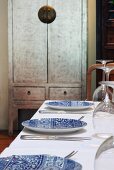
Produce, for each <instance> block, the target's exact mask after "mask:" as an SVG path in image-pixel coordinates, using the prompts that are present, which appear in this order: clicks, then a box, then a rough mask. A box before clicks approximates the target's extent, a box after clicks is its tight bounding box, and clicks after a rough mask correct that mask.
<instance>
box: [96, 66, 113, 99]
mask: <svg viewBox="0 0 114 170" xmlns="http://www.w3.org/2000/svg"><path fill="white" fill-rule="evenodd" d="M96 69H101V70H103V72H104V73H105V76H106V80H107V81H108V80H109V75H110V72H111V71H112V70H114V67H113V66H101V67H97V68H96ZM103 79H104V78H103ZM102 81H103V80H102ZM105 91H106V90H105V85H104V84H101V85H100V86H98V87H97V88H96V89H95V91H94V93H93V101H102V100H103V99H104V98H105ZM107 92H108V93H109V96H110V97H112V92H111V91H110V89H108V91H107Z"/></svg>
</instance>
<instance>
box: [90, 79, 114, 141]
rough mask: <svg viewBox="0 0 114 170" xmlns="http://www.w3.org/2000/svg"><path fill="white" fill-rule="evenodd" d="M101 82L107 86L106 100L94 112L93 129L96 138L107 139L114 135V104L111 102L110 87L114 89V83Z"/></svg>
mask: <svg viewBox="0 0 114 170" xmlns="http://www.w3.org/2000/svg"><path fill="white" fill-rule="evenodd" d="M110 82H111V81H103V82H100V83H101V84H104V85H105V86H106V93H105V99H104V100H103V101H102V102H100V103H99V104H98V105H97V107H96V108H95V110H94V112H93V127H94V130H95V134H94V136H95V137H100V138H107V137H109V136H110V135H114V103H113V102H112V101H111V100H110V98H109V94H108V87H112V88H114V81H113V82H111V83H110Z"/></svg>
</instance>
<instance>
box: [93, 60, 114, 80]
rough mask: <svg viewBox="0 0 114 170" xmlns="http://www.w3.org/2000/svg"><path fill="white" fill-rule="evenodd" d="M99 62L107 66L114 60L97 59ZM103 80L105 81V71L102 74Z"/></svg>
mask: <svg viewBox="0 0 114 170" xmlns="http://www.w3.org/2000/svg"><path fill="white" fill-rule="evenodd" d="M96 61H97V62H100V63H101V64H102V65H103V67H105V66H106V64H107V63H110V62H113V60H96ZM102 81H105V73H104V72H103V74H102Z"/></svg>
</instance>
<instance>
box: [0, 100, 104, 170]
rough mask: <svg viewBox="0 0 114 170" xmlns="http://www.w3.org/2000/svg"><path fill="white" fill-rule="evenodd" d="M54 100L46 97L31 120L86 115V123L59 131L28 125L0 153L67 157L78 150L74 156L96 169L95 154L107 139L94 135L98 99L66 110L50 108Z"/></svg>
mask: <svg viewBox="0 0 114 170" xmlns="http://www.w3.org/2000/svg"><path fill="white" fill-rule="evenodd" d="M50 101H52V100H46V101H44V103H43V104H42V105H41V107H40V108H39V109H38V110H37V112H36V113H35V114H34V115H33V116H32V118H31V119H30V120H34V119H42V118H46V119H48V118H49V119H50V118H62V119H74V120H77V119H80V117H81V116H83V119H82V121H84V122H86V126H84V127H83V128H81V129H78V130H73V131H72V130H68V131H59V132H53V131H52V132H48V131H45V130H44V131H37V130H36V131H34V130H33V129H32V130H31V129H29V128H27V127H25V126H24V127H23V129H22V131H21V132H20V133H19V134H18V135H17V137H16V138H15V139H14V140H13V142H12V143H11V144H10V145H9V147H7V148H5V149H4V151H3V152H2V153H1V154H0V157H1V158H3V157H8V156H12V155H41V154H47V155H52V156H55V155H56V156H58V157H62V158H64V157H65V156H66V155H67V154H69V153H70V152H72V151H77V153H76V154H75V155H73V156H72V157H71V158H70V159H72V160H74V161H76V162H78V163H80V164H81V165H82V170H94V160H95V154H96V152H97V150H98V147H99V146H100V145H101V143H102V142H103V141H104V139H100V138H96V137H95V135H94V134H95V132H94V128H93V121H92V116H93V111H94V109H95V107H96V106H97V104H98V102H94V103H93V105H92V107H90V108H87V109H79V110H75V109H72V110H64V109H54V108H50V107H49V106H48V105H47V103H48V102H50ZM90 102H91V101H90ZM24 135H29V137H33V136H32V135H34V137H36V138H35V139H34V138H32V139H31V138H30V139H24V138H23V136H24ZM37 137H38V138H37ZM60 137H62V138H60ZM64 138H65V139H64ZM69 170H72V169H69Z"/></svg>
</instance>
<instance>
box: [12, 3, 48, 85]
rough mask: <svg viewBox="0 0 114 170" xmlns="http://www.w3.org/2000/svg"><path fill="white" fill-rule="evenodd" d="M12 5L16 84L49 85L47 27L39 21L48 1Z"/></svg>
mask: <svg viewBox="0 0 114 170" xmlns="http://www.w3.org/2000/svg"><path fill="white" fill-rule="evenodd" d="M12 2H13V23H12V24H13V30H12V31H13V62H14V65H13V76H14V77H13V79H14V82H16V83H22V82H23V83H28V82H41V83H42V82H47V24H44V23H42V22H41V21H40V20H39V18H38V10H39V9H40V7H41V6H43V5H45V4H46V0H42V1H38V0H34V1H33V0H13V1H12Z"/></svg>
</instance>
